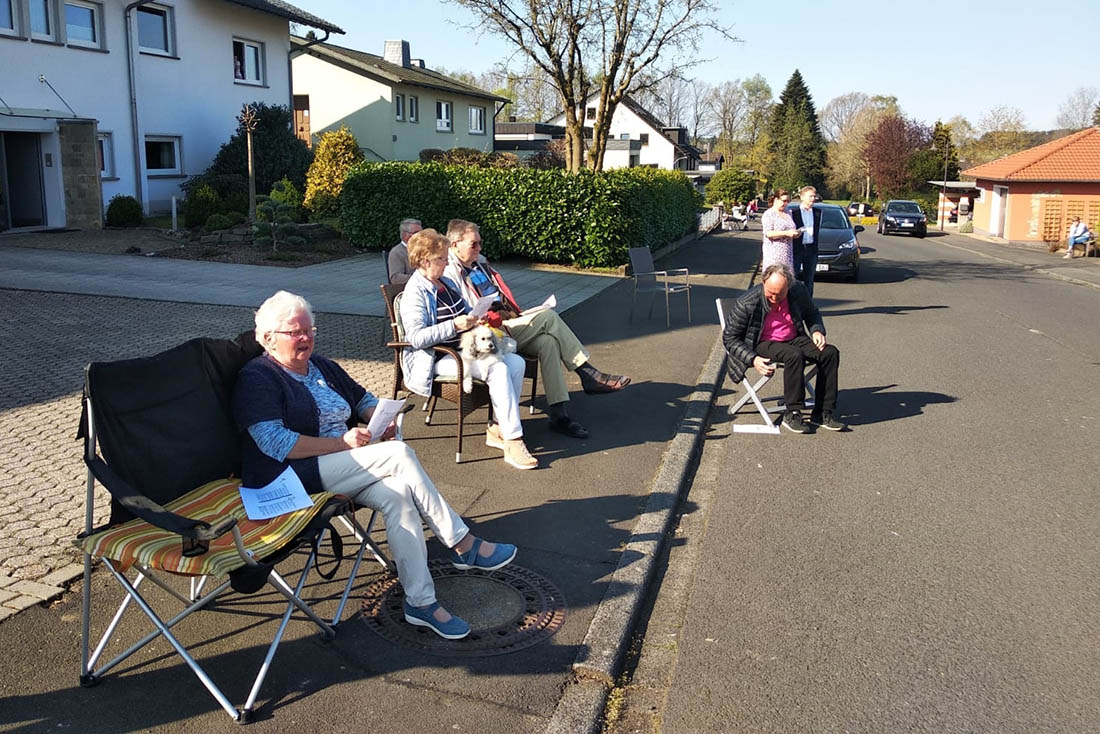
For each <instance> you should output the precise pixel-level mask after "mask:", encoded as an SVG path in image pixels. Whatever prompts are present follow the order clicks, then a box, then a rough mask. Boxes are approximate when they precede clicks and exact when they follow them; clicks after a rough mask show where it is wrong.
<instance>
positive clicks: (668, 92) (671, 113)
mask: <svg viewBox="0 0 1100 734" xmlns="http://www.w3.org/2000/svg"><path fill="white" fill-rule="evenodd" d="M635 89H636V91H635V96H636V97H637V99H638V102H639V103H641V105H642V106H643V107H645V108H646V109H647V110H649V111H650V112H652V113H653V114H654V115H656V116H657V117H658V118H659V119H661V120H663V121H664V123H665V124H666V125H669V126H681V125H685V121H686V120H687V119H688V108H689V105H690V103H691V81H689V80H688V79H685V78H684V77H683V76H681V75H680V73H679V72H678V71H676V70H672V71H669V72H666V73H662V74H659V75H658V76H656V77H654V78H652V79H649V78H646V79H643V80H641V81H640V82H639V84H638V86H637V87H635Z"/></svg>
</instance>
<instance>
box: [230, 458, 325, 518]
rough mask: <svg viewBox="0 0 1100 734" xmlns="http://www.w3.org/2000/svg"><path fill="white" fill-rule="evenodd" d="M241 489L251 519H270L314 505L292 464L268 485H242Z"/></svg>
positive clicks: (245, 510) (245, 507)
mask: <svg viewBox="0 0 1100 734" xmlns="http://www.w3.org/2000/svg"><path fill="white" fill-rule="evenodd" d="M240 491H241V501H242V502H243V503H244V512H245V514H246V515H248V519H249V520H269V519H271V518H273V517H278V516H279V515H285V514H287V513H288V512H294V511H295V510H304V509H305V508H307V507H310V506H312V505H313V500H311V499H310V498H309V495H308V494H306V488H305V485H304V484H302V480H301V479H300V478H299V477H298V474H297V472H295V471H294V467H291V466H288V467H287V468H286V469H285V470H283V473H282V474H280V475H279V476H277V477H275V479H274V481H272V482H271V483H270V484H268V485H267V486H266V487H255V488H252V487H241V488H240Z"/></svg>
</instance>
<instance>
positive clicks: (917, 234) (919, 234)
mask: <svg viewBox="0 0 1100 734" xmlns="http://www.w3.org/2000/svg"><path fill="white" fill-rule="evenodd" d="M913 234H915V235H916V236H917V237H920V238H921V239H922V240H923V239H924V235H925V234H927V232H914V233H913Z"/></svg>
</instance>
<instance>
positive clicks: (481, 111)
mask: <svg viewBox="0 0 1100 734" xmlns="http://www.w3.org/2000/svg"><path fill="white" fill-rule="evenodd" d="M470 134H471V135H484V134H485V108H484V107H473V106H471V107H470Z"/></svg>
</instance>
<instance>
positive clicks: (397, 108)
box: [393, 94, 405, 120]
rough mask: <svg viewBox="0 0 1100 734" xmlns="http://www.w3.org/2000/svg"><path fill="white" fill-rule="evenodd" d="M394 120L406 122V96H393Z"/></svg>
mask: <svg viewBox="0 0 1100 734" xmlns="http://www.w3.org/2000/svg"><path fill="white" fill-rule="evenodd" d="M393 109H394V113H393V119H395V120H404V119H405V95H403V94H395V95H393Z"/></svg>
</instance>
